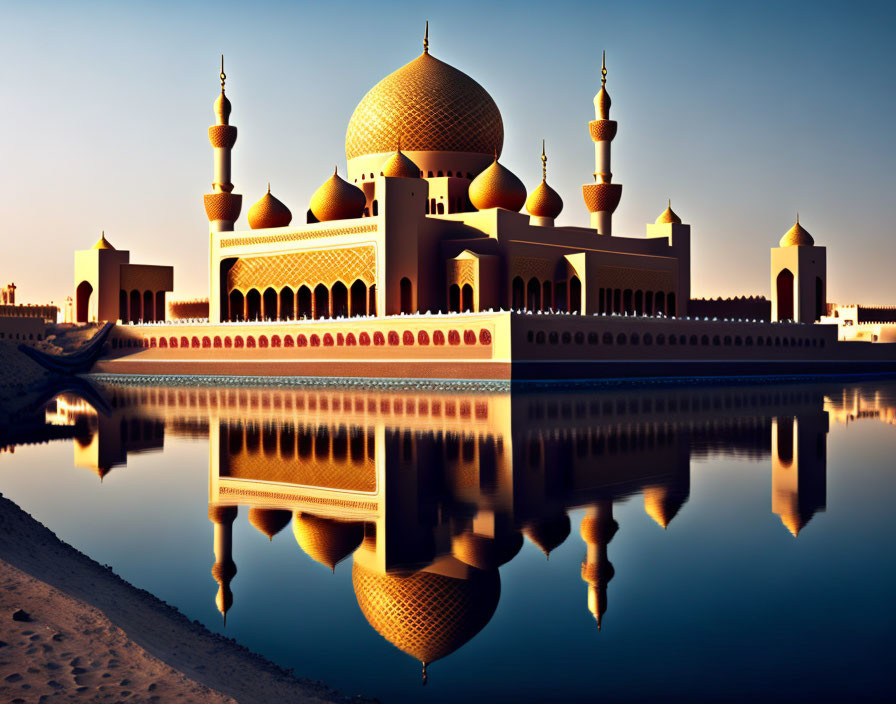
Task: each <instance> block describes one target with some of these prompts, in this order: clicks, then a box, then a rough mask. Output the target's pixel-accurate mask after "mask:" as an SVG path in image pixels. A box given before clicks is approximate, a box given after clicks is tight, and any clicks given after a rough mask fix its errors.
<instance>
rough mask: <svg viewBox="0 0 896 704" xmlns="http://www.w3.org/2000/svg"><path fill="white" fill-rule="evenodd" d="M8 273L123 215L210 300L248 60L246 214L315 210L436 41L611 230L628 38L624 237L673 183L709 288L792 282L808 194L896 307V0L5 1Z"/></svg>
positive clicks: (130, 233) (2, 64)
mask: <svg viewBox="0 0 896 704" xmlns="http://www.w3.org/2000/svg"><path fill="white" fill-rule="evenodd" d="M0 12H2V14H0V17H2V29H3V31H2V41H0V90H2V96H3V97H2V109H0V164H2V171H0V232H2V235H0V237H2V255H0V284H5V283H6V282H8V281H15V283H16V284H17V285H18V287H19V288H18V296H19V301H20V302H45V301H49V300H53V301H55V302H56V303H57V304H58V303H61V302H62V301H63V300H64V299H65V297H66V296H68V295H71V294H72V290H73V287H74V284H73V281H72V277H73V251H74V250H75V249H85V248H88V247H90V246H91V245H92V244H93V243H94V242H95V241H96V240H97V238H98V237H99V235H100V231H101V230H105V232H106V236H107V238H108V239H109V240H110V241H111V242H112V243H113V244H114V245H115V246H116V247H117V248H120V249H129V250H131V257H132V261H135V262H137V263H150V264H173V265H174V267H175V292H174V294H173V296H171V298H173V299H186V298H197V297H206V296H207V295H208V280H207V279H208V276H207V267H208V221H207V219H206V216H205V212H204V210H203V206H202V194H203V193H206V192H208V191H209V190H210V184H211V180H212V149H211V146H210V145H209V142H208V138H207V132H206V130H207V127H208V125H210V124H212V123H213V117H214V116H213V113H212V102H213V101H214V99H215V97H216V96H217V94H218V91H219V83H218V75H217V74H218V70H219V67H218V62H219V55H220V54H221V53H224V54H225V62H226V67H225V68H226V72H227V76H228V78H227V95H228V97H229V98H230V100H231V101H232V103H233V113H232V115H231V124H234V125H236V126H237V127H238V129H239V139H238V140H237V144H236V147H235V149H234V154H233V181H234V184H235V186H236V188H235V191H236V192H237V193H242V194H243V210H242V216H241V217H240V220H239V222H238V223H237V228H238V229H246V228H248V225H247V224H246V213H247V212H248V210H249V207H250V206H251V205H252V203H254V202H255V201H256V200H257V199H258V198H260V197H261V195H262V194H263V193H264V191H265V188H266V184H267V182H268V181H270V182H271V187H272V192H273V193H274V195H276V196H277V197H278V198H280V199H281V200H283V201H284V202H285V203H286V204H287V205H288V206H289V207H290V208H291V210H292V212H293V222H294V223H301V222H303V221H304V213H305V211H306V209H307V207H308V201H309V199H310V197H311V195H312V193H313V192H314V190H315V189H316V188H317V187H318V186H319V185H320V184H321V183H322V182H323V181H324V180H325V179H326V178H328V177H329V176H330V174H331V173H332V168H333V165H334V164H338V165H339V167H340V173H344V167H345V150H344V140H345V128H346V126H347V124H348V121H349V118H350V117H351V114H352V111H353V110H354V108H355V106H356V105H357V103H358V102H359V101H360V100H361V98H362V97H363V96H364V94H365V93H366V92H367V90H369V89H370V88H371V87H372V86H373V85H374V84H375V83H377V82H378V81H379V80H380V79H382V78H383V77H384V76H386V75H387V74H389V73H391V72H392V71H394V70H395V69H397V68H399V67H401V66H402V65H404V64H405V63H407V62H409V61H411V60H413V59H414V58H416V57H417V56H418V55H419V54H420V52H421V51H422V45H421V43H422V36H423V25H424V21H425V20H429V21H430V50H431V53H432V54H433V55H434V56H436V57H437V58H439V59H442V60H443V61H446V62H448V63H450V64H452V65H453V66H455V67H456V68H458V69H460V70H462V71H464V72H465V73H467V74H469V75H470V76H472V77H473V78H474V79H476V80H477V81H478V82H479V83H481V84H482V85H483V87H485V89H486V90H487V91H489V93H491V95H492V97H493V98H494V99H495V101H496V102H497V104H498V107H499V108H500V110H501V113H502V116H503V118H504V128H505V143H504V154H503V156H502V159H501V161H502V163H504V164H505V165H506V166H508V167H509V168H510V169H512V170H513V171H514V172H515V173H516V174H517V175H518V176H519V177H520V178H521V179H522V180H523V181H524V183H525V184H526V186H527V187H528V188H529V189H531V188H533V187H534V186H536V185H537V184H538V182H539V179H540V177H541V161H540V158H539V155H540V150H541V139H542V137H544V138H545V139H546V140H547V149H548V181H549V182H550V183H551V184H552V185H553V186H554V187H555V188H556V189H557V190H558V191H559V192H560V194H561V195H562V197H563V199H564V202H565V208H564V212H563V214H562V215H561V216H560V218H559V220H558V223H559V224H563V225H583V226H587V225H588V211H587V209H586V208H585V205H584V203H583V201H582V196H581V184H583V183H587V182H589V181H591V179H592V176H591V174H592V172H593V170H594V147H593V144H592V142H591V139H590V137H589V135H588V121H589V120H593V119H594V108H593V104H592V99H593V97H594V94H595V93H596V92H597V90H598V88H599V87H600V52H601V50H602V49H606V51H607V65H608V70H609V76H608V83H607V88H608V90H609V92H610V95H611V96H612V99H613V108H612V114H611V117H612V118H613V119H615V120H618V121H619V134H618V136H617V138H616V140H615V141H614V143H613V174H614V180H615V181H617V182H619V183H622V184H623V194H622V202H621V204H620V206H619V209H618V210H617V211H616V216H615V219H614V226H613V231H614V233H615V234H617V235H626V236H643V235H644V224H645V223H646V222H653V220H654V219H655V218H656V216H657V215H658V214H659V213H660V212H661V211H662V210H663V208H664V207H665V203H666V199H667V198H671V199H672V207H673V209H674V210H675V211H676V212H677V213H678V214H679V215H680V216H681V217H682V219H683V220H684V221H685V222H686V223H689V224H690V225H691V226H692V240H693V244H692V266H693V294H694V295H695V296H716V295H724V296H728V295H740V294H763V295H768V293H769V272H768V269H769V264H768V262H769V247H771V246H774V245H776V243H777V241H778V239H779V238H780V237H781V235H782V234H783V233H784V232H785V231H786V230H787V229H788V228H789V227H790V226H791V225H792V224H793V221H794V219H795V215H796V212H797V211H799V212H800V219H801V222H802V223H803V225H804V226H805V227H806V229H807V230H808V231H809V232H811V233H812V235H813V236H814V237H815V240H816V243H817V244H820V245H825V246H826V247H827V248H828V278H829V295H828V298H829V300H832V301H838V302H842V303H850V302H853V303H855V302H861V303H867V304H872V303H876V304H887V303H889V304H896V280H894V279H896V277H894V274H893V265H894V262H896V177H894V168H896V131H894V123H896V118H894V114H896V71H894V67H896V62H894V59H893V55H892V47H891V44H892V36H891V35H892V28H893V26H894V20H896V10H894V3H870V2H806V3H800V2H770V3H765V2H759V3H728V2H718V3H715V2H707V3H703V2H596V1H595V2H565V1H563V0H554V1H552V2H528V1H526V0H520V1H518V2H513V3H510V2H507V3H505V2H482V0H479V1H477V2H472V1H468V0H457V1H454V2H448V3H429V4H427V6H426V7H425V9H424V8H422V7H421V5H420V3H391V2H369V1H368V2H364V3H354V2H334V3H319V2H318V3H299V2H247V1H245V0H244V1H243V2H221V1H219V2H208V3H199V2H190V3H181V2H166V1H159V0H156V1H155V2H31V3H20V2H7V1H6V0H3V1H2V2H0Z"/></svg>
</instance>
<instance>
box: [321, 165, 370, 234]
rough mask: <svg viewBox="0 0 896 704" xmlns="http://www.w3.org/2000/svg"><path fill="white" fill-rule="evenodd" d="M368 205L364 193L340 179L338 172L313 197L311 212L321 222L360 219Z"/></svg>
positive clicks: (334, 172)
mask: <svg viewBox="0 0 896 704" xmlns="http://www.w3.org/2000/svg"><path fill="white" fill-rule="evenodd" d="M366 205H367V197H366V196H365V195H364V191H362V190H361V189H360V188H358V187H357V186H353V185H352V184H350V183H349V182H348V181H346V180H345V179H343V178H340V176H339V173H338V170H334V171H333V175H332V176H330V178H328V179H327V180H326V181H324V183H323V185H322V186H321V187H320V188H318V189H317V190H316V191H315V192H314V195H313V196H311V212H312V213H313V214H314V217H316V218H317V219H318V221H320V222H326V221H328V220H351V219H353V218H359V217H361V215H363V213H364V206H366Z"/></svg>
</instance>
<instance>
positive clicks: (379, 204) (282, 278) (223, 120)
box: [205, 28, 690, 322]
mask: <svg viewBox="0 0 896 704" xmlns="http://www.w3.org/2000/svg"><path fill="white" fill-rule="evenodd" d="M602 74H603V79H602V85H601V88H600V91H599V92H598V94H597V96H596V97H595V99H594V105H595V111H596V119H595V120H594V121H592V122H591V123H590V124H589V125H588V130H589V132H590V135H591V139H592V140H593V141H594V144H595V151H596V165H595V171H594V174H593V181H592V182H589V183H587V184H586V185H584V186H583V187H582V195H583V197H584V201H585V205H586V206H587V208H588V210H589V211H590V213H591V223H590V224H591V227H590V228H584V227H557V226H555V224H554V221H555V218H556V217H557V216H558V215H559V214H560V212H561V210H562V209H563V206H564V204H563V201H562V199H561V198H560V196H559V194H558V193H557V192H556V191H555V190H554V189H553V188H551V186H550V185H549V184H548V180H547V155H546V154H545V152H544V149H543V150H542V155H541V160H542V164H543V169H542V180H541V183H539V184H538V185H537V186H536V187H535V188H534V189H533V190H532V191H531V192H530V193H528V194H527V192H526V188H525V186H524V185H523V183H522V182H521V181H520V180H519V178H517V177H516V176H515V175H514V174H513V173H512V172H511V171H510V170H509V169H507V168H506V167H505V166H504V165H503V164H501V162H500V156H501V152H502V148H503V143H504V124H503V120H502V117H501V113H500V111H499V109H498V106H497V105H496V104H495V102H494V100H493V99H492V97H491V96H490V95H489V94H488V92H486V90H485V89H484V88H483V87H482V86H481V85H479V84H478V83H477V82H476V81H475V80H474V79H472V78H471V77H470V76H468V75H466V74H465V73H462V72H461V71H459V70H458V69H456V68H454V67H453V66H450V65H448V64H446V63H444V62H443V61H440V60H439V59H437V58H436V57H434V56H433V55H432V54H430V52H429V41H428V28H427V35H426V38H425V39H424V42H423V53H422V54H421V55H420V56H418V57H417V58H416V59H415V60H413V61H411V62H410V63H409V64H407V65H406V66H403V67H402V68H400V69H398V70H397V71H395V72H394V73H392V74H390V75H389V76H387V77H386V78H384V79H383V80H382V81H380V82H379V83H378V84H377V85H375V86H374V87H373V88H372V89H371V90H370V91H369V92H368V93H367V95H365V96H364V98H363V99H362V100H361V102H360V103H359V104H358V106H357V108H356V109H355V111H354V114H353V115H352V117H351V120H350V121H349V124H348V129H347V131H346V137H345V153H346V159H347V162H348V168H347V172H346V177H345V178H343V177H342V176H341V175H340V174H339V173H338V169H337V170H336V171H335V172H334V173H333V174H332V175H331V176H330V177H329V178H328V179H327V180H326V181H325V182H324V183H323V184H322V185H321V187H320V188H319V189H318V190H317V191H316V192H315V193H314V195H313V196H312V198H311V202H310V207H309V208H308V210H307V213H305V214H304V219H305V221H306V222H305V223H303V224H301V225H299V226H298V227H297V226H295V225H291V222H292V218H293V216H292V213H291V211H290V210H289V208H288V207H287V206H286V205H284V204H283V203H282V202H281V201H280V200H278V199H277V198H276V197H275V196H274V195H273V194H272V193H271V192H270V190H268V192H267V193H265V194H264V195H263V196H262V198H261V199H260V200H259V201H258V202H257V203H255V204H254V205H253V206H252V207H251V208H250V210H249V213H248V220H249V226H250V228H251V230H250V231H247V232H239V233H235V232H234V231H233V230H234V223H235V221H236V220H237V218H238V216H239V213H240V209H241V196H240V195H237V194H235V193H234V185H233V183H232V182H231V168H230V155H231V150H232V149H233V147H234V144H235V142H236V137H237V128H236V127H235V126H234V125H232V124H231V122H230V115H231V103H230V100H229V99H228V98H227V96H226V95H225V92H224V88H225V83H224V81H225V74H224V72H223V60H222V72H221V94H220V96H219V97H218V99H217V100H216V101H215V106H214V109H215V115H216V124H215V125H213V126H212V127H210V128H209V139H210V141H211V144H212V146H213V147H214V153H215V159H214V163H215V171H214V183H213V184H212V191H213V192H212V193H209V194H207V195H206V196H205V209H206V213H207V215H208V219H209V222H210V223H211V233H212V238H211V261H210V279H211V290H210V295H209V301H210V320H211V321H213V322H216V321H226V320H255V319H268V320H290V319H294V318H326V317H339V316H341V317H353V316H359V315H361V316H367V315H397V314H401V313H405V314H411V313H417V312H425V311H432V312H436V311H454V312H462V311H472V312H476V311H482V310H488V309H495V310H498V309H502V308H503V309H509V308H514V309H520V308H527V309H529V310H544V311H547V310H559V311H582V312H611V311H613V310H617V309H618V310H620V311H622V310H631V311H632V312H640V313H644V314H648V315H652V314H654V313H664V314H667V315H679V314H684V313H685V309H686V304H687V300H688V299H689V297H690V228H689V226H688V225H685V224H682V221H681V219H680V218H679V217H678V216H677V215H676V214H675V213H674V212H673V211H672V209H671V207H669V208H667V209H666V210H665V211H664V212H663V213H662V214H661V215H660V217H659V218H658V219H657V221H656V223H655V224H653V225H649V226H648V228H647V238H646V239H645V238H626V237H613V236H612V221H613V211H614V210H615V209H616V207H617V205H618V204H619V200H620V197H621V195H622V186H621V185H620V184H618V183H614V182H613V174H612V171H611V161H610V153H611V150H610V146H611V144H612V141H613V138H614V137H615V135H616V131H617V123H616V121H614V120H611V119H610V106H611V101H610V95H609V93H608V92H607V88H606V78H607V69H606V62H604V66H603V69H602ZM524 206H525V209H526V213H522V212H520V211H521V210H522V209H523V207H524Z"/></svg>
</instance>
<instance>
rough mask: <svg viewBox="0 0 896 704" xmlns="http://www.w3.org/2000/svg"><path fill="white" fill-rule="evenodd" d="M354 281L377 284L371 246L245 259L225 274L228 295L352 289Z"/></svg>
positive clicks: (370, 284)
mask: <svg viewBox="0 0 896 704" xmlns="http://www.w3.org/2000/svg"><path fill="white" fill-rule="evenodd" d="M356 279H361V281H363V282H364V283H365V284H366V285H367V286H372V285H373V284H374V283H376V250H375V248H374V247H373V245H369V246H366V247H344V248H340V249H323V250H311V251H308V252H292V253H289V254H271V255H267V256H261V257H245V258H242V259H240V260H238V261H237V263H236V264H234V265H233V267H232V268H231V269H230V271H229V272H228V273H227V291H228V292H229V291H231V290H233V289H235V288H238V289H240V290H242V291H244V292H245V291H248V290H249V289H250V288H257V289H259V290H264V289H266V288H267V287H269V286H271V287H273V288H275V289H277V290H278V291H279V290H280V289H281V288H283V287H284V286H290V287H292V288H298V287H299V286H301V285H302V284H306V285H307V286H308V287H309V288H314V287H315V286H317V285H318V284H324V285H325V286H328V287H329V286H332V285H333V284H335V283H336V282H337V281H341V282H342V283H344V284H345V285H346V286H351V285H352V282H354V281H355V280H356Z"/></svg>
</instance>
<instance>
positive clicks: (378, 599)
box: [352, 562, 501, 663]
mask: <svg viewBox="0 0 896 704" xmlns="http://www.w3.org/2000/svg"><path fill="white" fill-rule="evenodd" d="M352 582H353V583H354V587H355V595H356V596H357V597H358V606H360V607H361V612H362V613H363V614H364V617H365V618H366V619H367V621H368V622H369V623H370V625H371V626H373V628H374V629H375V630H376V632H377V633H379V634H380V635H381V636H382V637H383V638H385V639H386V640H387V641H389V642H390V643H392V645H394V646H395V647H396V648H398V649H399V650H402V651H404V652H405V653H407V654H408V655H410V656H412V657H414V658H416V659H417V660H420V661H421V662H423V663H431V662H434V661H436V660H438V659H439V658H443V657H445V656H446V655H450V654H451V653H453V652H454V651H455V650H457V649H458V648H460V647H461V646H462V645H463V644H464V643H466V642H467V641H469V640H470V639H471V638H473V636H475V635H476V634H477V633H479V631H481V630H482V629H483V628H484V627H485V624H487V623H488V622H489V621H490V620H491V617H492V614H494V613H495V609H496V608H497V606H498V599H499V598H500V596H501V578H500V577H499V576H498V570H496V569H494V570H488V571H482V570H472V571H471V573H470V575H469V577H468V578H467V579H457V578H455V577H447V576H445V575H441V574H436V573H434V572H415V573H414V574H412V575H410V576H407V577H399V576H394V575H390V574H378V573H376V572H374V571H372V570H370V569H367V568H366V567H362V566H361V565H360V564H358V563H357V562H355V564H354V566H353V567H352Z"/></svg>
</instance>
